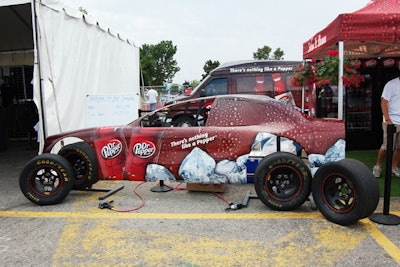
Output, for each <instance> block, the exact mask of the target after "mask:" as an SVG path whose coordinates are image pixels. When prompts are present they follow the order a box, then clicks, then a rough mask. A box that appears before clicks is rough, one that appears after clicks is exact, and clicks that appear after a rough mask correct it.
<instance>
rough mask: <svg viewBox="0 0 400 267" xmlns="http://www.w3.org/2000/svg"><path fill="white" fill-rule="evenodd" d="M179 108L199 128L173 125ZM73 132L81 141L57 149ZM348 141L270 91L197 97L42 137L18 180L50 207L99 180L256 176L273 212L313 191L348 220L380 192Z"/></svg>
mask: <svg viewBox="0 0 400 267" xmlns="http://www.w3.org/2000/svg"><path fill="white" fill-rule="evenodd" d="M194 103H196V105H195V106H196V107H202V108H196V109H192V107H193V104H194ZM205 103H212V105H211V106H205ZM176 112H183V113H188V114H189V113H190V114H194V117H195V118H196V120H197V121H198V122H199V123H198V124H197V125H202V126H195V127H172V126H173V125H172V123H173V120H172V119H173V118H172V116H171V114H176ZM71 138H74V139H75V140H79V142H76V143H72V144H68V145H64V146H63V147H62V148H61V149H60V150H59V151H57V150H56V147H57V146H58V145H59V144H62V143H63V142H66V140H69V139H71ZM344 139H345V129H344V123H343V121H339V120H324V119H315V118H311V117H308V116H307V115H305V114H303V113H301V112H299V111H298V110H297V109H295V108H293V107H292V106H289V105H287V104H285V103H282V102H280V101H277V100H275V99H272V98H270V97H268V96H258V95H222V96H213V97H206V98H198V99H192V100H188V101H184V102H179V103H176V104H173V105H170V106H167V107H164V108H162V109H159V110H156V111H154V112H151V113H149V114H146V115H145V116H142V117H140V118H138V119H137V120H135V121H133V122H132V123H129V124H128V125H125V126H114V127H99V128H91V129H85V130H80V131H75V132H69V133H63V134H59V135H56V136H51V137H48V138H47V139H46V142H45V145H44V151H43V152H44V153H43V154H42V155H39V156H37V157H35V158H33V159H32V160H31V161H30V162H28V163H27V164H26V166H25V167H24V169H23V170H22V172H21V175H20V178H19V183H20V188H21V190H22V192H23V194H24V195H25V196H26V197H27V198H28V199H29V200H30V201H32V202H34V203H37V204H39V205H47V204H55V203H59V202H61V201H62V200H63V199H64V198H65V197H66V196H67V195H68V193H69V191H70V190H71V188H76V189H82V188H86V187H90V186H91V185H92V184H94V183H96V182H97V181H98V180H99V179H108V180H121V179H124V180H133V181H149V182H152V181H157V180H170V181H182V182H185V183H208V184H221V183H232V184H240V183H247V182H254V187H255V190H256V192H257V196H258V197H259V199H260V200H261V201H262V202H263V203H264V204H265V205H267V206H268V207H270V208H271V209H274V210H284V211H286V210H294V209H296V208H298V207H300V206H301V205H302V204H303V203H304V202H305V201H306V200H307V199H308V198H309V197H310V193H311V192H312V193H313V197H314V200H315V203H316V206H317V207H318V209H319V210H320V211H321V212H322V214H323V215H324V216H325V217H326V218H327V219H328V220H330V221H332V222H334V223H338V224H342V225H348V224H351V223H354V222H356V221H357V220H359V219H362V218H365V217H367V216H369V215H370V214H371V213H372V212H373V211H374V210H375V208H376V206H377V204H378V200H379V189H378V183H377V181H376V179H375V178H374V176H373V175H372V173H371V171H370V170H369V168H368V167H367V166H365V165H364V164H363V163H361V162H359V161H356V160H351V159H345V141H344ZM314 173H315V174H314ZM312 174H314V176H312Z"/></svg>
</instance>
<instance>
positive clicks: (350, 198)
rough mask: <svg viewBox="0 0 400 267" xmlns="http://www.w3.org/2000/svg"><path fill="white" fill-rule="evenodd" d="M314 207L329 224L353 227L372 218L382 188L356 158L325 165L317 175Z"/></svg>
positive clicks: (314, 184)
mask: <svg viewBox="0 0 400 267" xmlns="http://www.w3.org/2000/svg"><path fill="white" fill-rule="evenodd" d="M312 192H313V197H314V201H315V205H316V206H317V208H318V209H319V211H320V212H321V213H322V215H324V217H325V218H326V219H328V220H329V221H331V222H333V223H336V224H340V225H344V226H345V225H350V224H353V223H355V222H357V221H358V220H360V219H363V218H366V217H368V216H369V215H371V214H372V213H373V212H374V211H375V209H376V207H377V205H378V202H379V185H378V182H377V181H376V178H375V177H374V175H373V174H372V172H371V170H370V169H369V168H368V167H367V166H366V165H365V164H363V163H362V162H360V161H358V160H355V159H343V160H340V161H336V162H329V163H326V164H324V165H322V166H321V167H320V168H319V169H318V170H317V172H316V173H315V175H314V178H313V182H312Z"/></svg>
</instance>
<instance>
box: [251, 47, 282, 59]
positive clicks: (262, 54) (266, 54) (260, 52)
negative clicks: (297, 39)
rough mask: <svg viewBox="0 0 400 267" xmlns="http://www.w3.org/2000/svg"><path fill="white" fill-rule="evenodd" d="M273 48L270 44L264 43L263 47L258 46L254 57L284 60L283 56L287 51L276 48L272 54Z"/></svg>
mask: <svg viewBox="0 0 400 267" xmlns="http://www.w3.org/2000/svg"><path fill="white" fill-rule="evenodd" d="M271 51H272V48H271V47H269V46H268V45H264V46H263V47H262V48H258V49H257V52H254V53H253V58H254V59H271V60H283V59H284V58H283V56H284V55H285V52H283V50H281V49H280V48H277V49H275V51H274V52H273V54H272V55H270V54H271Z"/></svg>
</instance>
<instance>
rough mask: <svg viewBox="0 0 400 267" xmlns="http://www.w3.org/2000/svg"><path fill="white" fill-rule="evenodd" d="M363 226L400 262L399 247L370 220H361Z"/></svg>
mask: <svg viewBox="0 0 400 267" xmlns="http://www.w3.org/2000/svg"><path fill="white" fill-rule="evenodd" d="M362 223H364V225H365V228H366V229H367V231H368V233H369V234H370V235H371V237H372V238H373V239H375V241H376V242H377V243H378V244H379V245H380V246H381V247H382V248H383V249H384V250H385V251H386V252H387V253H388V254H389V255H390V256H391V257H392V258H393V259H394V260H395V261H396V262H397V263H398V264H400V248H398V247H397V246H396V245H395V244H393V242H392V241H390V240H389V238H387V237H386V236H385V235H384V234H383V233H382V232H381V231H380V230H379V229H378V227H377V226H376V225H375V224H374V223H372V222H371V221H370V220H367V219H364V220H362Z"/></svg>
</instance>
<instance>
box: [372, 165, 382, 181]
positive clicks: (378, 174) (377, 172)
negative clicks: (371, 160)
mask: <svg viewBox="0 0 400 267" xmlns="http://www.w3.org/2000/svg"><path fill="white" fill-rule="evenodd" d="M381 171H382V168H381V167H378V166H376V165H375V166H374V167H373V168H372V173H373V174H374V176H375V178H379V177H381Z"/></svg>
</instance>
